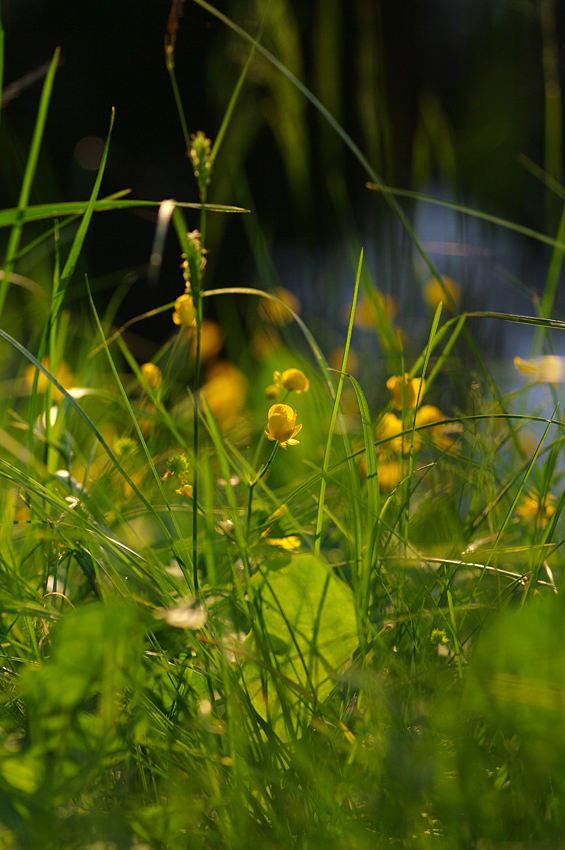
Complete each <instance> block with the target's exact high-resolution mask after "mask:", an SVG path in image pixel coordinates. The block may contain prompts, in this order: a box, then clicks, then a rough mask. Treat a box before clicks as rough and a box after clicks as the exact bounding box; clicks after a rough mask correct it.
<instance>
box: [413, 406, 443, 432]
mask: <svg viewBox="0 0 565 850" xmlns="http://www.w3.org/2000/svg"><path fill="white" fill-rule="evenodd" d="M442 419H445V416H444V415H443V413H442V412H441V410H440V409H439V407H434V406H433V404H424V405H423V406H422V407H421V408H420V409H419V410H418V412H417V413H416V428H420V427H422V426H424V425H432V424H433V423H434V422H441V421H442Z"/></svg>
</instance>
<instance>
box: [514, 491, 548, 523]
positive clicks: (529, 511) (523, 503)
mask: <svg viewBox="0 0 565 850" xmlns="http://www.w3.org/2000/svg"><path fill="white" fill-rule="evenodd" d="M516 513H517V514H518V516H520V517H522V519H525V520H529V519H536V518H538V517H539V522H540V525H541V526H542V527H545V526H546V525H547V524H548V522H549V520H550V519H551V517H552V516H553V514H554V513H555V496H554V495H553V494H552V493H547V495H546V496H545V498H544V499H542V500H541V501H540V498H539V495H538V494H537V493H535V492H534V491H533V490H530V491H529V492H528V493H524V495H523V496H522V498H521V500H520V504H519V505H518V507H517V508H516Z"/></svg>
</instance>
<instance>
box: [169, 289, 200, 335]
mask: <svg viewBox="0 0 565 850" xmlns="http://www.w3.org/2000/svg"><path fill="white" fill-rule="evenodd" d="M173 322H174V323H175V325H181V326H182V327H183V328H192V327H193V326H194V325H195V324H196V319H195V318H194V302H193V300H192V297H191V296H190V295H188V294H187V293H186V292H185V294H184V295H179V297H178V298H177V300H176V301H175V311H174V313H173Z"/></svg>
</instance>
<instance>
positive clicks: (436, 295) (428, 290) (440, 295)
mask: <svg viewBox="0 0 565 850" xmlns="http://www.w3.org/2000/svg"><path fill="white" fill-rule="evenodd" d="M441 279H442V281H443V285H444V287H445V289H446V291H447V292H448V293H449V295H450V296H451V298H452V299H453V302H454V304H455V306H457V305H458V304H459V300H460V298H461V287H460V286H459V284H458V283H457V282H456V281H454V280H453V279H452V278H450V277H447V275H445V274H442V276H441ZM424 301H425V302H426V304H427V305H428V307H429V308H430V309H431V310H436V308H437V305H438V304H439V302H440V301H441V302H443V304H445V306H446V307H448V308H449V304H448V300H447V297H446V295H445V292H444V291H443V289H442V288H441V285H440V283H439V281H438V279H437V278H435V277H431V278H430V279H429V280H428V281H426V283H425V284H424Z"/></svg>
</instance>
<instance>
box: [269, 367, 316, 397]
mask: <svg viewBox="0 0 565 850" xmlns="http://www.w3.org/2000/svg"><path fill="white" fill-rule="evenodd" d="M273 378H274V380H275V384H276V385H277V387H281V388H282V389H285V390H294V392H296V393H305V392H307V391H308V390H309V389H310V381H309V380H308V378H307V377H306V375H305V374H304V372H301V371H300V369H285V371H284V372H282V373H281V372H275V373H274V375H273Z"/></svg>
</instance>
